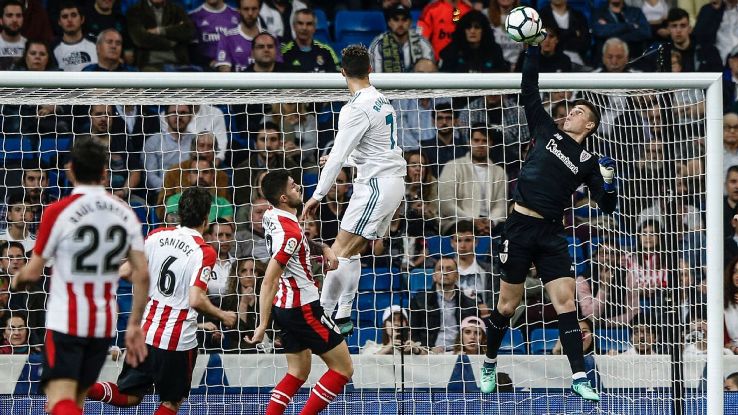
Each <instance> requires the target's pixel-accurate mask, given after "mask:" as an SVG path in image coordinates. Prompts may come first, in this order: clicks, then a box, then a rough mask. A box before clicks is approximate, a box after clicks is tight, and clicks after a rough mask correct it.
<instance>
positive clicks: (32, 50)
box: [11, 40, 57, 71]
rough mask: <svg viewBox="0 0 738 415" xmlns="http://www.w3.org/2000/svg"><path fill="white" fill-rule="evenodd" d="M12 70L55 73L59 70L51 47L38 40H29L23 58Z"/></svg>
mask: <svg viewBox="0 0 738 415" xmlns="http://www.w3.org/2000/svg"><path fill="white" fill-rule="evenodd" d="M11 70H14V71H53V70H57V67H56V59H54V55H53V54H52V53H51V48H50V47H49V45H47V44H46V43H44V42H41V41H38V40H29V41H27V42H26V46H25V48H24V49H23V56H21V58H20V59H19V60H17V61H16V62H15V64H13V67H12V68H11Z"/></svg>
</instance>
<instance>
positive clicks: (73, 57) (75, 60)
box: [62, 50, 92, 66]
mask: <svg viewBox="0 0 738 415" xmlns="http://www.w3.org/2000/svg"><path fill="white" fill-rule="evenodd" d="M62 61H63V62H64V64H65V65H67V66H71V65H80V64H83V63H89V62H92V57H90V54H89V53H87V52H85V51H80V50H78V51H73V52H72V53H70V54H69V55H68V56H65V57H63V58H62Z"/></svg>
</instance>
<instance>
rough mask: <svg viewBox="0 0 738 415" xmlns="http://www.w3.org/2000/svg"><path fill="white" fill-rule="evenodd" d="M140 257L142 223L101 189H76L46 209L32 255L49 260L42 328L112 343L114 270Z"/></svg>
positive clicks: (117, 277) (115, 283) (116, 274)
mask: <svg viewBox="0 0 738 415" xmlns="http://www.w3.org/2000/svg"><path fill="white" fill-rule="evenodd" d="M129 249H130V250H133V251H143V237H142V236H141V223H140V222H139V221H138V217H137V216H136V214H135V213H134V212H133V210H131V208H130V206H128V205H127V204H126V203H125V202H123V201H122V200H120V199H118V198H117V197H115V196H113V195H111V194H110V193H108V192H107V191H106V190H105V188H104V187H102V186H77V187H75V188H74V191H73V192H72V194H71V195H70V196H67V197H65V198H63V199H61V200H59V201H57V202H55V203H53V204H51V205H49V206H48V207H47V208H46V209H44V213H43V217H42V218H41V224H40V226H39V230H38V235H37V237H36V246H35V247H34V249H33V252H34V253H35V254H36V255H40V256H41V257H43V258H44V259H47V260H50V259H52V258H53V260H54V266H53V270H52V276H51V280H50V282H51V284H50V290H49V300H48V304H47V309H46V328H47V329H49V330H54V331H57V332H60V333H64V334H68V335H70V336H77V337H96V338H106V337H113V336H114V334H115V327H116V317H117V314H118V307H117V304H116V301H115V292H116V290H117V289H118V279H119V276H118V267H119V266H120V261H121V260H122V259H123V258H124V257H126V256H127V255H128V251H129Z"/></svg>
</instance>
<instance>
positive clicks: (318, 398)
mask: <svg viewBox="0 0 738 415" xmlns="http://www.w3.org/2000/svg"><path fill="white" fill-rule="evenodd" d="M348 381H349V379H348V378H347V377H346V376H343V375H342V374H340V373H338V372H336V371H334V370H333V369H328V371H327V372H325V375H323V377H322V378H320V380H319V381H318V383H316V384H315V386H314V387H313V390H312V391H311V392H310V397H309V398H308V401H307V403H306V404H305V407H304V408H302V412H300V415H317V414H318V413H320V411H322V410H323V409H325V408H327V407H328V404H329V403H331V401H333V400H334V399H336V396H337V395H338V394H339V393H341V392H342V391H343V387H344V386H346V383H348Z"/></svg>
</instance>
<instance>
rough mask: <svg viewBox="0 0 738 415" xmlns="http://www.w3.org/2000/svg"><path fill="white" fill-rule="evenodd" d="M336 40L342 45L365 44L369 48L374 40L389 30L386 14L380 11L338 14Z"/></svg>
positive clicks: (343, 12)
mask: <svg viewBox="0 0 738 415" xmlns="http://www.w3.org/2000/svg"><path fill="white" fill-rule="evenodd" d="M334 23H335V25H334V29H335V35H336V36H335V39H336V41H338V42H342V43H363V44H364V45H366V46H369V44H370V43H371V41H372V39H374V37H375V36H377V35H378V34H380V33H382V32H384V31H386V30H387V23H386V22H385V20H384V14H383V13H382V12H380V11H349V10H341V11H339V12H338V13H336V18H335V20H334Z"/></svg>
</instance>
